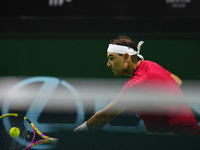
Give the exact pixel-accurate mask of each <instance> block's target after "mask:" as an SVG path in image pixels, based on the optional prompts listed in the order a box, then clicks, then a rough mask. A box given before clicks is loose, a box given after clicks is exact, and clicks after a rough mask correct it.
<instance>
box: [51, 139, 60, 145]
mask: <svg viewBox="0 0 200 150" xmlns="http://www.w3.org/2000/svg"><path fill="white" fill-rule="evenodd" d="M57 142H58V139H57V138H50V143H53V144H57Z"/></svg>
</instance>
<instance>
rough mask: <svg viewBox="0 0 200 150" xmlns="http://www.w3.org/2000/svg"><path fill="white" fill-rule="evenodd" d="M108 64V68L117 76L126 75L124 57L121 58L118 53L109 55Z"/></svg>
mask: <svg viewBox="0 0 200 150" xmlns="http://www.w3.org/2000/svg"><path fill="white" fill-rule="evenodd" d="M107 57H108V62H107V66H108V67H110V68H111V70H112V72H113V73H114V74H115V76H119V75H123V74H125V70H126V63H125V61H124V56H120V55H119V54H116V53H109V52H108V53H107Z"/></svg>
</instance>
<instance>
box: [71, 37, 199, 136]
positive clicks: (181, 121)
mask: <svg viewBox="0 0 200 150" xmlns="http://www.w3.org/2000/svg"><path fill="white" fill-rule="evenodd" d="M143 43H144V42H143V41H141V42H139V43H138V45H136V44H135V43H134V42H133V41H132V40H131V39H130V38H129V37H127V36H119V37H118V38H116V39H113V40H111V43H110V44H109V46H108V49H107V57H108V62H107V66H108V67H110V68H111V70H112V72H113V73H114V74H115V76H120V75H128V76H130V77H131V78H130V79H129V80H128V81H127V83H126V84H125V85H124V87H123V88H122V90H121V92H120V93H119V95H118V96H117V97H116V98H115V99H114V100H113V101H111V102H110V103H109V104H108V105H107V106H106V107H105V108H104V109H103V110H100V111H98V112H97V113H95V114H94V115H93V116H92V117H91V118H90V119H89V120H88V121H86V122H84V123H83V124H82V125H80V126H78V127H77V128H76V129H74V132H78V131H97V130H99V129H101V128H102V127H104V126H105V125H106V124H107V123H109V122H110V121H111V120H112V119H113V118H114V117H115V116H117V115H118V114H120V113H122V112H124V111H125V110H126V109H128V108H131V109H132V110H133V111H134V112H135V113H136V114H138V115H139V116H140V118H141V119H142V120H143V121H144V124H145V126H146V129H147V130H148V132H150V133H173V134H175V135H200V127H199V125H198V123H197V121H196V120H195V117H194V115H193V113H192V111H191V109H190V106H189V105H188V103H187V102H186V100H185V98H184V96H183V93H182V91H181V89H180V87H179V86H180V85H181V84H182V81H181V80H180V79H179V78H178V77H177V76H176V75H174V74H172V73H170V72H169V71H167V70H166V69H164V68H163V67H161V66H160V65H158V64H157V63H155V62H152V61H148V60H144V58H143V56H142V55H140V48H141V45H142V44H143Z"/></svg>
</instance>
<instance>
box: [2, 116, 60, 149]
mask: <svg viewBox="0 0 200 150" xmlns="http://www.w3.org/2000/svg"><path fill="white" fill-rule="evenodd" d="M12 127H17V128H19V130H20V135H19V136H18V137H16V138H13V137H11V136H10V133H9V132H10V129H11V128H12ZM36 133H37V134H36ZM36 136H38V137H37V138H40V140H36ZM41 137H42V139H41ZM35 140H36V141H35ZM57 141H58V139H56V138H51V137H49V136H47V135H44V134H43V133H42V132H40V131H39V130H38V129H37V128H36V127H35V125H34V124H33V123H32V122H31V121H30V120H29V119H27V118H26V117H23V116H19V115H18V114H16V113H9V114H5V115H2V116H0V150H21V149H25V150H27V149H29V148H31V147H33V146H36V145H39V144H44V143H53V144H56V143H57Z"/></svg>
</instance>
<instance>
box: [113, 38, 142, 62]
mask: <svg viewBox="0 0 200 150" xmlns="http://www.w3.org/2000/svg"><path fill="white" fill-rule="evenodd" d="M110 44H115V45H122V46H127V47H130V48H133V49H134V50H135V51H138V49H137V45H136V44H135V43H134V42H133V40H132V39H131V38H129V37H128V36H118V37H117V38H116V39H112V40H111V41H110ZM119 55H120V56H121V54H119ZM131 60H132V62H138V61H139V60H141V58H139V57H138V56H137V55H132V56H131Z"/></svg>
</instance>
